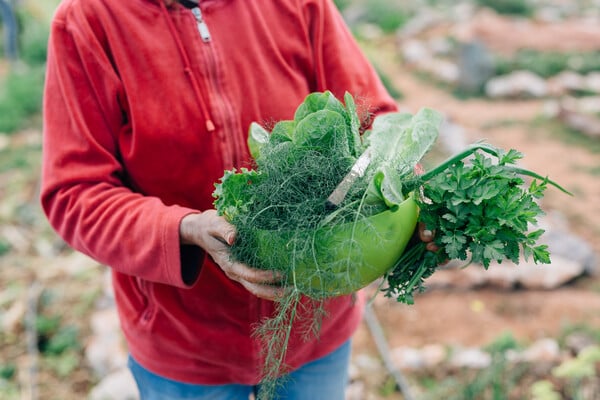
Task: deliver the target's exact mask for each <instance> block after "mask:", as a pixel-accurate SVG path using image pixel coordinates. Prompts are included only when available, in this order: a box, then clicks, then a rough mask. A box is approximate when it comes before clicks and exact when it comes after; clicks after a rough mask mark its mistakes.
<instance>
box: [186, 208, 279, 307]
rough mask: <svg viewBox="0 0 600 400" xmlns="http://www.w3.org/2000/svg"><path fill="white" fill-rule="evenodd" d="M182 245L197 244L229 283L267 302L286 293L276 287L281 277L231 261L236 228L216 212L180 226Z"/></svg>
mask: <svg viewBox="0 0 600 400" xmlns="http://www.w3.org/2000/svg"><path fill="white" fill-rule="evenodd" d="M179 234H180V238H181V243H182V244H195V245H197V246H200V247H201V248H202V249H204V251H206V252H207V253H208V254H209V255H210V256H211V257H212V259H213V260H214V261H215V263H217V265H218V266H219V267H220V268H221V269H222V270H223V272H224V273H225V275H227V277H229V279H231V280H234V281H236V282H238V283H240V284H241V285H242V286H244V287H245V288H246V289H247V290H248V291H249V292H250V293H252V294H254V295H255V296H257V297H260V298H263V299H266V300H277V299H279V298H281V297H282V296H283V292H284V290H285V288H284V287H282V286H277V283H279V282H280V280H281V279H280V276H278V274H277V273H276V272H274V271H264V270H261V269H256V268H250V267H249V266H247V265H245V264H242V263H239V262H236V261H234V260H233V258H232V257H231V251H230V246H231V245H232V244H233V242H234V241H235V235H236V232H235V227H234V226H233V225H231V224H230V223H228V222H227V221H226V220H225V218H223V217H221V216H218V215H217V212H216V211H215V210H207V211H204V212H202V213H199V214H188V215H186V216H185V217H184V218H183V219H182V220H181V224H180V226H179Z"/></svg>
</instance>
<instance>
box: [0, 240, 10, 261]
mask: <svg viewBox="0 0 600 400" xmlns="http://www.w3.org/2000/svg"><path fill="white" fill-rule="evenodd" d="M10 249H11V246H10V243H8V242H7V241H6V240H5V239H2V238H0V257H1V256H3V255H5V254H6V253H8V252H9V251H10Z"/></svg>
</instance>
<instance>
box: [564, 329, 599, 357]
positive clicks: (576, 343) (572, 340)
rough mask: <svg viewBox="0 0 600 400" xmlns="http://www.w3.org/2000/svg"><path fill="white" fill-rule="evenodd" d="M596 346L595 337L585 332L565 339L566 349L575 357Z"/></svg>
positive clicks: (572, 334)
mask: <svg viewBox="0 0 600 400" xmlns="http://www.w3.org/2000/svg"><path fill="white" fill-rule="evenodd" d="M594 345H596V341H595V340H594V338H593V337H591V336H590V335H588V334H585V333H583V332H575V333H571V334H570V335H568V336H567V337H566V338H565V347H566V348H567V349H568V350H569V351H570V352H571V353H572V354H573V355H574V356H576V355H577V354H579V353H581V351H582V350H583V349H585V348H586V347H589V346H594Z"/></svg>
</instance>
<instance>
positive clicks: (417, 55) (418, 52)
mask: <svg viewBox="0 0 600 400" xmlns="http://www.w3.org/2000/svg"><path fill="white" fill-rule="evenodd" d="M401 53H402V58H403V59H404V61H405V62H406V63H408V64H417V65H421V64H423V63H424V62H426V61H428V60H430V59H431V57H432V56H431V52H430V51H429V49H428V48H427V46H426V45H425V43H423V42H422V41H421V40H417V39H409V40H406V41H404V42H403V43H402V44H401Z"/></svg>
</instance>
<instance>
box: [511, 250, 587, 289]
mask: <svg viewBox="0 0 600 400" xmlns="http://www.w3.org/2000/svg"><path fill="white" fill-rule="evenodd" d="M518 272H519V273H518V281H519V283H520V284H521V285H522V286H523V287H524V288H526V289H555V288H557V287H560V286H562V285H564V284H566V283H568V282H571V281H572V280H573V279H575V278H577V277H579V276H581V275H583V273H584V272H585V268H584V266H583V265H581V264H580V263H578V262H576V261H573V260H571V259H568V258H564V257H561V256H559V255H557V254H553V255H552V263H551V264H546V265H544V264H534V262H533V260H529V261H521V262H520V263H519V268H518Z"/></svg>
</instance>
